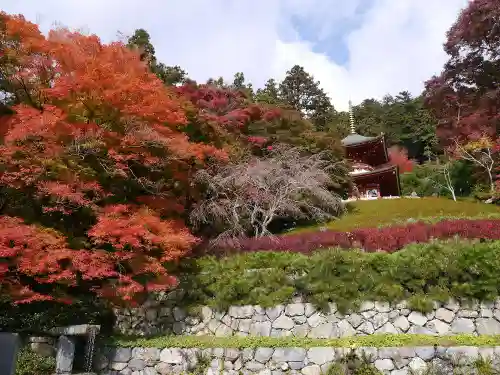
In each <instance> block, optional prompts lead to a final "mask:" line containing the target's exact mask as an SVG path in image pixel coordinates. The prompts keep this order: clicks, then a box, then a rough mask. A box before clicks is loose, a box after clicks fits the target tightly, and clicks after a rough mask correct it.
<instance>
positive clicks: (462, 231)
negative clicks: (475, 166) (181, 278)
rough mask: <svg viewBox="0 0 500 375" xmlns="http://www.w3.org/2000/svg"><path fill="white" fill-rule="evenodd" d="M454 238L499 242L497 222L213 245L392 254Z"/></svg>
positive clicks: (229, 249)
mask: <svg viewBox="0 0 500 375" xmlns="http://www.w3.org/2000/svg"><path fill="white" fill-rule="evenodd" d="M454 236H458V237H461V238H467V239H477V238H484V239H490V240H500V220H446V221H441V222H438V223H435V224H428V223H424V222H418V223H414V224H409V225H405V226H393V227H385V228H366V229H356V230H353V231H352V232H336V231H324V232H310V233H299V234H292V235H288V236H275V237H263V238H241V239H238V240H231V241H229V240H228V241H226V242H225V243H222V244H219V245H218V246H217V249H216V252H217V253H241V252H252V251H290V252H300V253H310V252H312V251H314V250H318V249H321V248H328V247H340V248H343V249H350V248H356V247H361V248H363V249H364V250H366V251H370V252H372V251H386V252H394V251H397V250H400V249H402V248H403V247H405V246H407V245H409V244H411V243H425V242H429V241H430V240H431V239H432V238H435V239H447V238H451V237H454Z"/></svg>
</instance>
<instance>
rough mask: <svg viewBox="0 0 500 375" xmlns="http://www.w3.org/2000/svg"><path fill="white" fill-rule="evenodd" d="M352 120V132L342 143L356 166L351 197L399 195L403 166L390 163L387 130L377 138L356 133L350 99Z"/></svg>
mask: <svg viewBox="0 0 500 375" xmlns="http://www.w3.org/2000/svg"><path fill="white" fill-rule="evenodd" d="M349 119H350V123H351V133H350V134H349V135H348V136H347V137H345V138H344V139H343V140H342V146H344V150H345V155H346V158H347V160H348V161H349V162H351V165H352V170H351V172H350V175H351V178H352V180H353V187H352V189H351V191H350V193H349V196H350V198H360V199H375V198H380V197H399V195H400V193H401V186H400V182H399V169H398V166H396V165H393V164H391V163H390V162H389V154H388V152H387V146H386V142H385V136H384V133H381V134H380V135H379V136H376V137H365V136H362V135H360V134H358V133H356V130H355V126H354V115H353V113H352V104H351V102H350V101H349Z"/></svg>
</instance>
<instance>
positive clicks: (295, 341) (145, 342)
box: [107, 334, 500, 349]
mask: <svg viewBox="0 0 500 375" xmlns="http://www.w3.org/2000/svg"><path fill="white" fill-rule="evenodd" d="M107 344H108V345H110V346H116V347H129V348H130V347H144V348H200V349H205V348H259V347H266V348H290V347H299V348H312V347H338V348H356V347H379V348H381V347H403V346H405V347H415V346H444V347H449V346H487V347H492V346H500V335H482V336H473V335H454V336H429V335H410V334H398V335H368V336H352V337H344V338H339V339H310V338H299V337H282V338H278V337H257V336H246V337H239V336H231V337H215V336H159V337H153V338H144V337H113V338H112V339H110V340H109V341H108V342H107Z"/></svg>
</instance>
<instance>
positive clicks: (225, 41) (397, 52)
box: [0, 0, 467, 109]
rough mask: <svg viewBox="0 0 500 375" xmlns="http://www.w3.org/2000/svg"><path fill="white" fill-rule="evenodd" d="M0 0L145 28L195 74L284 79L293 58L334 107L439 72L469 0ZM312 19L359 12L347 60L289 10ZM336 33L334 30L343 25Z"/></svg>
mask: <svg viewBox="0 0 500 375" xmlns="http://www.w3.org/2000/svg"><path fill="white" fill-rule="evenodd" d="M372 2H373V4H371V6H370V8H369V9H368V10H367V11H366V12H363V13H362V15H361V16H360V15H358V14H357V13H356V10H357V9H359V7H360V6H363V5H366V3H367V0H271V1H270V0H252V1H249V0H212V1H207V0H183V1H178V0H147V1H143V2H138V1H132V0H106V1H101V0H99V1H98V0H86V1H81V0H80V1H77V0H45V1H40V0H0V9H2V10H4V11H6V12H9V13H22V14H24V15H25V16H26V17H27V18H28V19H30V20H32V21H36V22H38V23H39V24H40V25H41V27H42V29H43V30H48V29H49V28H50V27H51V26H52V25H53V23H54V22H55V21H57V22H59V23H61V24H63V25H67V26H69V27H71V28H84V29H86V30H88V31H90V32H92V33H95V34H97V35H99V36H100V37H101V38H102V39H103V40H105V41H109V40H113V39H116V38H117V35H118V34H117V32H118V31H121V32H124V33H125V34H129V35H130V34H131V33H133V31H134V29H136V28H140V27H142V28H145V29H146V30H148V31H149V33H150V34H151V37H152V42H153V44H154V45H155V48H156V53H157V56H158V58H159V59H160V60H161V61H163V62H165V63H167V64H176V65H180V66H182V67H183V68H184V69H186V70H187V71H188V73H189V75H190V76H191V77H192V78H194V79H197V80H199V81H204V80H206V79H207V78H209V77H218V76H223V77H225V78H228V79H229V78H231V77H232V76H233V74H234V73H235V72H237V71H243V72H244V73H245V76H246V77H247V79H248V80H250V81H251V82H253V83H254V86H256V87H259V86H262V85H263V83H264V82H265V81H266V80H267V79H268V78H270V77H275V78H282V77H283V75H284V73H285V72H286V70H288V69H290V68H291V67H292V66H293V65H295V64H299V65H302V66H304V68H305V69H306V71H308V72H310V73H311V74H313V75H314V76H315V78H316V79H317V80H320V81H321V84H322V86H323V88H324V89H325V90H326V91H327V92H328V93H329V95H330V96H331V98H332V101H333V103H334V105H335V106H336V107H337V108H338V109H345V108H346V106H347V101H348V99H349V98H352V100H353V101H354V102H355V103H356V102H360V101H361V100H363V99H364V98H367V97H375V98H381V97H382V96H383V95H385V94H386V93H393V94H396V93H397V92H399V91H401V90H405V89H407V90H409V91H411V92H413V93H415V94H418V93H419V92H420V91H421V89H422V88H423V81H425V80H426V79H427V78H429V77H430V76H431V75H432V74H435V73H438V72H439V70H440V69H441V67H442V65H443V63H444V61H445V60H446V56H445V54H444V52H443V51H442V43H443V42H444V38H445V32H446V30H447V29H448V28H449V27H450V26H451V24H452V23H453V21H454V20H455V19H456V16H457V14H458V11H459V10H460V9H461V8H462V7H463V6H465V5H466V4H467V0H446V1H435V0H372ZM293 16H300V17H301V19H302V20H306V21H307V23H308V25H309V26H310V29H311V30H313V32H314V33H316V36H317V39H318V40H324V39H325V36H327V35H328V34H329V33H331V32H333V31H334V30H335V27H336V24H337V23H341V21H342V20H345V19H352V18H353V17H362V19H361V20H360V21H361V22H360V27H359V28H357V29H356V30H353V31H350V33H349V34H347V35H345V36H344V38H345V42H346V44H347V47H348V50H349V62H348V64H347V65H346V66H340V65H338V64H336V63H335V62H333V61H332V60H331V59H329V58H328V57H327V56H326V55H324V54H320V53H315V52H313V50H312V47H311V45H310V44H309V43H308V42H307V41H304V40H301V39H300V36H299V34H298V33H297V31H296V30H294V29H293V27H292V25H291V22H290V20H291V17H293ZM337 31H338V30H337Z"/></svg>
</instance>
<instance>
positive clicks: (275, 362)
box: [98, 347, 500, 375]
mask: <svg viewBox="0 0 500 375" xmlns="http://www.w3.org/2000/svg"><path fill="white" fill-rule="evenodd" d="M354 350H355V353H356V354H357V355H358V356H359V357H361V356H362V354H363V353H364V354H365V355H366V357H367V360H368V361H369V362H370V363H372V364H373V365H374V366H375V367H376V368H377V369H379V370H380V371H381V372H382V373H384V374H390V375H406V374H419V373H422V372H423V371H425V369H426V368H429V367H431V368H434V369H440V370H441V371H442V372H440V374H452V373H453V372H452V369H455V370H456V368H457V367H464V368H466V367H468V366H471V365H472V364H473V362H474V361H475V360H477V359H478V358H479V357H480V356H481V357H483V358H485V359H487V358H490V359H492V360H493V363H494V364H497V363H498V355H499V354H500V347H495V348H477V347H449V348H446V347H412V348H410V347H401V348H357V349H354ZM350 351H351V349H345V348H329V347H317V348H310V349H303V348H257V349H221V348H215V349H205V350H199V349H177V348H167V349H157V348H133V349H131V348H117V349H110V348H108V352H107V353H108V354H107V355H105V356H103V357H101V358H100V360H99V363H98V365H99V367H100V371H101V372H100V374H101V375H136V374H140V375H167V374H181V373H185V374H186V373H197V374H200V373H203V374H207V375H218V374H224V375H238V374H244V375H247V374H248V375H249V374H260V375H285V374H287V375H288V374H290V375H293V374H302V375H320V374H324V373H326V371H327V370H328V368H329V367H330V366H331V365H332V364H333V363H334V362H338V361H339V360H340V359H341V358H345V356H346V355H347V354H349V352H350ZM455 373H456V372H455ZM465 373H474V372H473V371H466V372H465Z"/></svg>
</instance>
